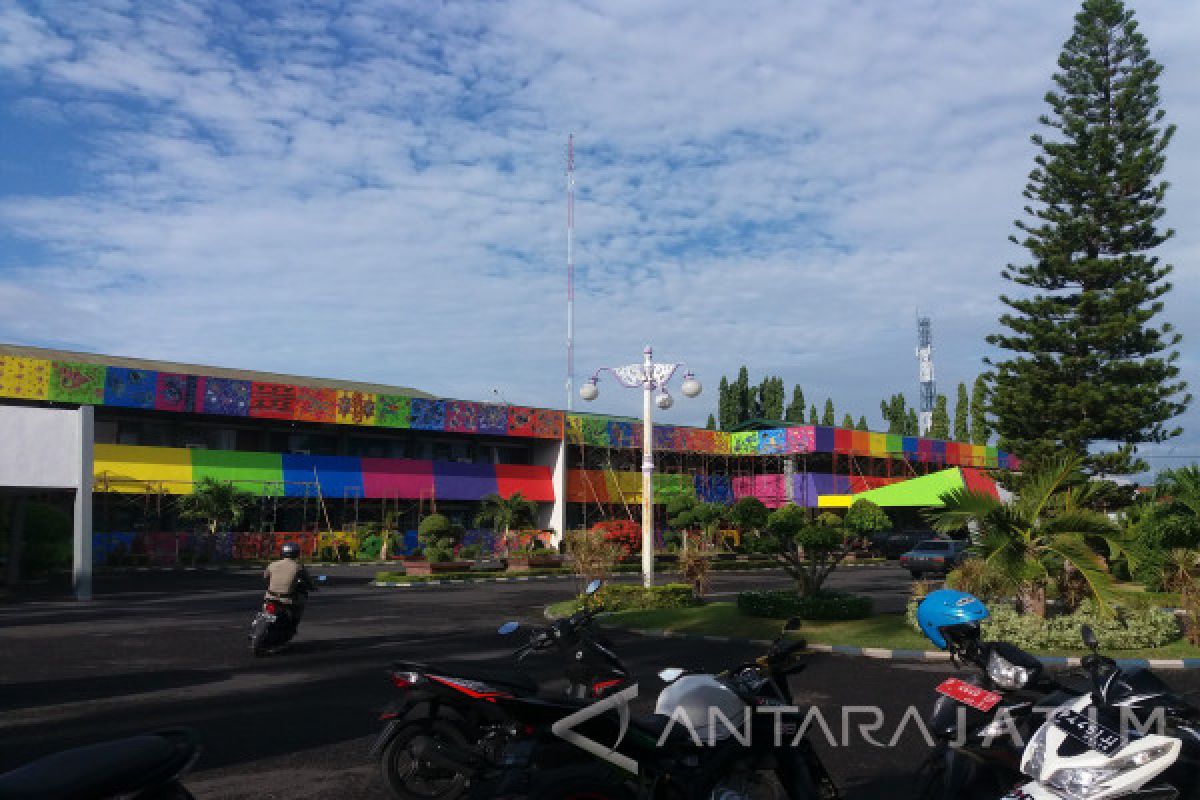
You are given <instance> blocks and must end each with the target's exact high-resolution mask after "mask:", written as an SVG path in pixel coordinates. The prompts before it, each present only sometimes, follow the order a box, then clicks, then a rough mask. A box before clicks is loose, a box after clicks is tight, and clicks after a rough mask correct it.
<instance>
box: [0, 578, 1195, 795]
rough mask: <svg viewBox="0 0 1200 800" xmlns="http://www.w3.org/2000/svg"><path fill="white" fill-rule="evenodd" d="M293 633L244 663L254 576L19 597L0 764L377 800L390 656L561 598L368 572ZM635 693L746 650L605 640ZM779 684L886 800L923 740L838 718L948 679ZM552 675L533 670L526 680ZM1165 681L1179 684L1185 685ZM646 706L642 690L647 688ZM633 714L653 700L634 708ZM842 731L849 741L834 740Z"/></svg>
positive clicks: (889, 590)
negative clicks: (282, 645)
mask: <svg viewBox="0 0 1200 800" xmlns="http://www.w3.org/2000/svg"><path fill="white" fill-rule="evenodd" d="M329 572H330V575H331V577H330V581H329V585H328V587H327V588H326V589H325V590H323V591H322V592H320V593H319V594H316V595H314V596H313V598H312V600H311V602H310V604H309V608H308V612H307V615H306V617H305V621H304V624H303V626H302V628H301V633H300V636H299V638H298V639H297V641H296V643H295V644H294V645H293V646H292V647H291V648H290V649H289V650H288V651H286V652H285V653H283V654H280V655H278V656H275V657H271V658H266V659H255V658H253V657H251V656H250V654H249V652H248V648H247V646H246V639H245V633H246V629H247V626H248V623H249V621H250V618H251V616H252V615H253V612H254V610H255V608H256V604H257V603H258V601H259V600H260V598H261V588H260V583H259V577H258V576H257V575H255V574H253V573H233V574H205V573H185V574H165V575H164V574H153V573H149V574H135V575H131V576H120V577H112V578H101V579H100V580H98V582H97V592H98V598H99V599H98V600H96V601H94V602H93V603H90V604H86V605H81V604H77V603H74V602H70V601H46V600H39V601H31V602H24V603H8V604H6V605H3V606H0V636H2V642H3V644H2V645H0V770H4V769H10V768H12V767H14V766H17V765H19V764H21V763H23V762H25V761H27V760H30V759H32V758H35V757H37V756H39V755H42V754H45V753H48V752H53V751H55V750H58V749H62V748H66V747H71V746H75V745H79V744H85V743H89V742H94V741H97V740H101V739H105V738H110V737H114V736H120V735H126V734H130V733H135V732H139V731H144V730H147V729H152V728H156V727H167V726H172V725H180V724H184V725H189V726H192V727H194V728H196V729H197V730H199V732H200V734H201V736H202V738H203V741H204V747H205V749H204V755H203V757H202V759H201V760H200V762H199V763H198V765H197V769H196V771H195V772H194V773H193V774H192V775H191V777H190V780H189V781H188V786H189V788H191V789H192V791H193V792H194V793H195V794H196V796H197V797H199V798H273V797H278V798H289V800H292V799H294V798H364V799H365V798H383V797H386V794H385V792H384V789H383V787H382V785H381V783H380V781H379V778H378V775H377V767H376V765H375V764H373V763H371V762H369V761H367V760H366V751H367V748H368V747H369V744H370V741H371V737H372V735H373V734H374V733H375V732H376V730H377V729H378V724H377V722H376V713H377V711H378V709H380V708H381V707H382V706H383V705H384V704H385V703H386V702H387V701H388V699H389V696H390V692H391V691H392V690H391V687H390V685H389V684H388V682H387V680H386V676H385V672H384V670H385V668H386V666H387V664H388V663H389V661H391V660H392V659H396V658H406V659H413V660H424V661H432V662H458V663H466V662H497V663H502V664H503V663H507V659H508V657H509V654H510V652H511V643H509V642H507V641H505V640H502V639H501V638H500V637H499V636H497V635H496V633H495V629H496V627H497V625H499V624H500V623H501V622H503V621H505V620H509V619H517V620H521V621H523V622H525V623H527V624H538V623H539V621H540V620H541V610H542V608H543V607H544V606H545V605H546V604H547V603H549V602H553V601H556V600H559V599H564V598H566V597H569V596H570V595H571V594H572V593H573V591H574V588H575V587H574V584H573V582H572V581H566V580H546V581H529V582H521V583H500V584H480V585H473V586H447V587H422V588H405V589H375V588H372V587H369V586H367V585H366V582H365V581H366V578H367V577H368V576H369V574H370V571H369V570H364V569H361V568H357V569H356V568H333V569H330V570H329ZM714 583H715V585H714V592H715V593H717V594H724V593H733V592H736V591H738V590H741V589H746V588H754V587H763V588H766V587H778V586H783V585H786V580H785V578H784V577H783V576H782V575H781V574H776V573H758V574H754V575H736V576H733V575H721V576H718V577H717V578H716V580H715V582H714ZM832 583H833V586H836V587H837V588H846V589H850V590H853V591H858V592H863V593H867V594H870V595H872V596H873V597H875V598H876V603H877V606H878V607H880V608H881V609H882V610H898V609H899V608H901V607H902V605H903V602H904V597H905V596H906V593H907V588H908V580H907V575H906V574H905V573H904V572H902V571H901V570H899V569H897V568H894V567H887V568H857V569H845V570H842V571H840V572H839V573H835V575H834V577H833V579H832ZM611 638H612V639H613V640H614V642H615V644H616V647H617V649H618V650H619V652H620V653H621V654H622V656H623V658H624V659H625V660H626V662H627V663H628V664H629V665H630V666H631V667H632V668H633V669H634V671H635V673H636V674H637V676H638V678H639V680H640V681H641V682H642V685H643V686H650V687H653V686H657V685H658V683H657V679H655V678H654V677H653V676H654V673H655V672H657V670H658V669H661V668H662V667H664V666H672V665H674V666H683V667H689V668H700V667H707V668H709V669H720V668H723V667H725V666H727V665H729V664H731V663H734V662H737V661H740V660H744V658H745V657H746V656H749V655H756V654H757V653H756V652H755V649H754V648H753V647H751V646H748V645H746V646H742V645H729V644H718V643H713V642H699V643H698V642H684V641H680V640H670V641H662V640H657V639H651V638H646V637H641V636H637V635H633V634H615V635H613V636H612V637H611ZM809 662H810V663H809V667H808V669H807V670H806V671H804V672H803V673H800V674H799V675H797V676H796V677H795V678H794V680H795V684H794V688H795V691H796V696H797V700H798V701H799V702H800V703H801V704H805V703H809V704H815V705H818V706H819V707H821V708H822V709H823V710H824V711H825V716H826V719H827V720H828V721H830V723H831V724H832V726H833V728H834V735H835V736H836V737H837V738H839V739H842V741H840V742H838V746H830V745H828V744H819V745H818V749H819V751H820V752H821V754H822V756H823V757H824V758H825V760H826V763H827V765H828V766H829V768H830V771H831V772H832V773H833V776H834V778H835V780H836V781H837V782H838V784H839V786H842V787H843V788H844V790H845V793H846V795H847V796H848V797H850V798H863V800H865V799H866V798H884V797H888V798H893V797H897V796H902V794H901V792H902V791H903V787H904V785H905V781H906V776H908V775H909V774H910V773H911V772H912V770H913V769H914V768H915V766H916V764H917V763H918V760H919V758H920V756H921V751H922V748H923V747H924V745H923V744H922V741H921V737H920V736H919V734H918V733H917V732H916V731H915V729H912V728H911V726H910V727H909V728H908V729H906V731H907V732H906V733H905V735H904V736H902V737H900V739H899V740H898V741H897V742H896V745H895V746H894V747H888V748H882V747H873V746H870V745H868V744H866V743H865V742H864V740H863V736H862V735H861V733H860V732H855V731H856V730H857V725H858V723H859V722H860V721H864V722H867V723H870V722H871V719H870V718H869V717H860V716H858V715H852V716H851V717H850V718H849V722H850V725H849V726H844V725H843V724H842V715H843V713H844V708H845V707H846V706H863V705H872V704H873V705H878V706H880V707H881V708H882V710H883V712H884V714H885V717H884V720H885V721H884V725H883V727H882V728H881V729H879V730H877V731H875V732H874V733H873V734H871V733H869V732H868V734H867V735H868V736H871V735H873V736H875V737H876V738H877V739H878V740H882V741H887V740H889V739H891V737H892V735H893V733H894V731H895V729H896V727H897V726H898V724H899V723H900V721H901V719H902V717H903V716H904V713H905V711H906V709H907V708H908V706H909V704H910V703H913V704H916V705H917V706H918V707H919V708H921V709H924V708H926V707H927V706H928V704H929V702H930V699H931V697H932V691H933V687H934V686H935V685H936V684H937V683H938V682H940V681H941V680H942V679H943V678H944V677H945V675H946V674H948V673H949V672H950V671H951V669H950V668H949V667H946V666H941V665H937V666H935V665H925V664H915V663H903V662H883V661H872V660H869V659H862V658H853V657H845V656H832V655H815V654H814V655H812V656H810V657H809ZM554 666H555V665H554V664H553V663H546V662H545V661H543V662H542V663H539V664H537V665H535V667H534V672H535V674H536V675H537V676H538V677H539V678H549V677H550V676H553V675H554V673H555V670H554ZM1168 678H1169V679H1170V680H1172V681H1174V682H1176V683H1179V684H1180V685H1181V687H1183V688H1193V687H1194V686H1196V685H1200V681H1197V680H1194V679H1192V678H1191V677H1190V675H1188V676H1186V677H1179V676H1176V677H1171V676H1169V675H1168ZM645 694H646V695H652V694H653V693H652V692H646V693H645ZM644 702H647V703H652V697H650V696H648V697H646V698H645V700H644ZM847 730H849V731H850V732H849V733H847Z"/></svg>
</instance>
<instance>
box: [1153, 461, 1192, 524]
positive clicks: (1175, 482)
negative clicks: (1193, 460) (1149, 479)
mask: <svg viewBox="0 0 1200 800" xmlns="http://www.w3.org/2000/svg"><path fill="white" fill-rule="evenodd" d="M1153 498H1154V499H1155V500H1157V501H1159V502H1161V503H1165V504H1167V505H1168V506H1169V507H1170V510H1171V511H1173V512H1178V513H1183V514H1190V515H1191V516H1193V517H1196V518H1197V519H1200V466H1197V465H1195V464H1192V465H1190V466H1187V467H1179V468H1177V469H1168V470H1163V471H1162V472H1160V473H1159V475H1158V477H1157V478H1156V479H1155V481H1154V495H1153Z"/></svg>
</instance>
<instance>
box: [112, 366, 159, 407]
mask: <svg viewBox="0 0 1200 800" xmlns="http://www.w3.org/2000/svg"><path fill="white" fill-rule="evenodd" d="M157 395H158V373H157V372H154V371H152V370H146V369H127V368H125V367H109V368H108V372H107V374H106V375H105V377H104V405H106V406H121V407H122V408H145V409H151V408H154V400H155V398H156V397H157Z"/></svg>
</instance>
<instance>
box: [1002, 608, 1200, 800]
mask: <svg viewBox="0 0 1200 800" xmlns="http://www.w3.org/2000/svg"><path fill="white" fill-rule="evenodd" d="M1082 634H1083V642H1084V644H1085V645H1086V646H1087V648H1088V649H1090V650H1091V651H1092V653H1091V655H1089V656H1087V657H1085V658H1084V659H1083V667H1084V670H1085V671H1087V673H1088V675H1089V677H1090V678H1091V682H1092V691H1091V692H1090V693H1087V694H1084V695H1083V696H1082V697H1079V698H1076V699H1074V700H1073V701H1071V702H1069V703H1066V704H1064V705H1063V706H1061V707H1060V708H1058V709H1057V710H1055V711H1054V712H1053V713H1052V714H1051V715H1050V717H1049V719H1048V720H1047V721H1046V722H1045V724H1043V725H1042V726H1041V727H1040V728H1039V729H1038V731H1037V733H1036V734H1035V735H1034V737H1033V739H1032V740H1031V741H1030V742H1029V745H1028V746H1027V747H1026V748H1025V753H1024V756H1023V758H1022V761H1021V769H1022V771H1023V772H1025V774H1026V775H1029V776H1030V777H1032V778H1033V779H1034V780H1033V781H1032V782H1030V783H1026V784H1025V785H1023V786H1021V787H1019V788H1016V789H1013V790H1012V791H1011V792H1009V793H1008V794H1007V795H1005V798H1006V799H1007V800H1061V799H1062V798H1068V800H1077V799H1078V800H1085V799H1086V800H1108V798H1116V797H1127V798H1138V800H1177V798H1194V797H1197V796H1200V785H1198V784H1200V780H1198V779H1200V772H1198V770H1200V711H1198V710H1197V709H1196V708H1195V707H1193V706H1192V705H1191V704H1190V703H1188V702H1187V701H1185V700H1184V699H1183V698H1181V697H1179V696H1178V695H1177V694H1175V693H1174V692H1172V691H1171V689H1170V688H1169V687H1168V686H1167V685H1166V684H1165V683H1163V681H1162V680H1161V679H1160V678H1158V676H1156V675H1155V674H1154V673H1152V672H1150V671H1148V670H1130V671H1128V672H1127V671H1124V670H1122V669H1120V668H1119V667H1118V666H1117V664H1116V662H1115V661H1113V660H1112V659H1111V658H1107V657H1105V656H1101V655H1100V654H1099V643H1098V642H1097V640H1096V634H1095V632H1093V631H1092V629H1091V628H1090V627H1088V626H1086V625H1085V626H1083V629H1082Z"/></svg>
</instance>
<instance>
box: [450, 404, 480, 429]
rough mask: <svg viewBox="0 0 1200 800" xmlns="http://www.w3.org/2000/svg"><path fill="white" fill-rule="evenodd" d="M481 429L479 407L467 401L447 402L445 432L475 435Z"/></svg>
mask: <svg viewBox="0 0 1200 800" xmlns="http://www.w3.org/2000/svg"><path fill="white" fill-rule="evenodd" d="M478 429H479V405H478V404H477V403H470V402H467V401H466V400H447V401H446V427H445V430H448V431H452V432H454V433H475V432H476V431H477V430H478Z"/></svg>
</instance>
